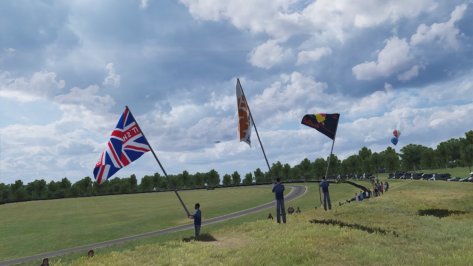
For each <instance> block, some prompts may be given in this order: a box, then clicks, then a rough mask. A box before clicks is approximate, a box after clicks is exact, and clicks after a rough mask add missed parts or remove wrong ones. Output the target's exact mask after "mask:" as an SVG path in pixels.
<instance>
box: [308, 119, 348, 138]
mask: <svg viewBox="0 0 473 266" xmlns="http://www.w3.org/2000/svg"><path fill="white" fill-rule="evenodd" d="M339 118H340V114H323V113H321V114H307V115H305V116H304V117H303V118H302V121H301V123H302V124H303V125H306V126H309V127H311V128H314V129H316V130H317V131H319V132H320V133H322V134H324V135H325V136H327V137H329V138H331V139H332V140H335V135H336V134H337V127H338V119H339Z"/></svg>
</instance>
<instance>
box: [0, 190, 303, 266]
mask: <svg viewBox="0 0 473 266" xmlns="http://www.w3.org/2000/svg"><path fill="white" fill-rule="evenodd" d="M286 186H288V187H291V191H290V192H289V193H288V194H287V195H286V196H285V201H290V200H294V199H297V198H299V197H301V196H302V195H304V194H305V192H306V191H307V187H306V186H297V185H287V184H286ZM274 204H275V201H272V202H269V203H265V204H263V205H260V206H257V207H253V208H250V209H246V210H242V211H238V212H234V213H229V214H225V215H222V216H218V217H214V218H210V219H207V220H204V221H202V226H204V225H209V224H215V223H219V222H223V221H226V220H230V219H234V218H238V217H241V216H244V215H248V214H253V213H257V212H260V211H262V210H265V209H269V208H273V207H274ZM190 229H194V225H193V224H184V225H178V226H174V227H169V228H166V229H162V230H159V231H152V232H147V233H143V234H139V235H134V236H127V237H123V238H118V239H113V240H109V241H105V242H99V243H94V244H88V245H84V246H78V247H72V248H66V249H61V250H57V251H52V252H46V253H41V254H37V255H33V256H28V257H23V258H17V259H12V260H7V261H2V262H0V265H13V264H19V263H25V262H30V261H38V262H41V261H42V259H43V258H52V257H58V256H63V255H66V254H70V253H77V252H84V251H87V250H90V249H94V250H96V249H99V248H104V247H109V246H113V245H117V244H122V243H125V242H128V241H133V240H138V239H143V238H148V237H156V236H161V235H164V234H169V233H173V232H179V231H185V230H190Z"/></svg>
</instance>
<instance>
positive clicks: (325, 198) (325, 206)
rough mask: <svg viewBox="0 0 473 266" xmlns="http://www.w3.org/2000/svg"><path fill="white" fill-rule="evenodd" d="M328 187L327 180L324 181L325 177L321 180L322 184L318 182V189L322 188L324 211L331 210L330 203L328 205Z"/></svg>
mask: <svg viewBox="0 0 473 266" xmlns="http://www.w3.org/2000/svg"><path fill="white" fill-rule="evenodd" d="M328 186H329V183H328V181H327V179H325V176H324V177H323V178H322V182H320V187H321V188H322V192H323V194H324V210H327V209H329V210H331V209H332V203H330V194H329V192H328Z"/></svg>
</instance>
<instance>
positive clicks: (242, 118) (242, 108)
mask: <svg viewBox="0 0 473 266" xmlns="http://www.w3.org/2000/svg"><path fill="white" fill-rule="evenodd" d="M236 96H237V106H238V119H239V122H238V132H239V134H240V141H244V142H246V143H248V145H250V146H251V127H252V126H253V121H251V116H250V108H249V107H248V103H247V102H246V98H245V94H244V93H243V89H242V87H241V84H240V80H239V79H237V84H236Z"/></svg>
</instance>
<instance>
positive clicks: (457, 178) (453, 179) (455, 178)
mask: <svg viewBox="0 0 473 266" xmlns="http://www.w3.org/2000/svg"><path fill="white" fill-rule="evenodd" d="M459 180H460V177H451V178H449V179H447V181H459Z"/></svg>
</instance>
